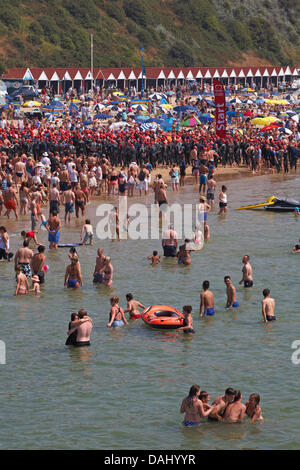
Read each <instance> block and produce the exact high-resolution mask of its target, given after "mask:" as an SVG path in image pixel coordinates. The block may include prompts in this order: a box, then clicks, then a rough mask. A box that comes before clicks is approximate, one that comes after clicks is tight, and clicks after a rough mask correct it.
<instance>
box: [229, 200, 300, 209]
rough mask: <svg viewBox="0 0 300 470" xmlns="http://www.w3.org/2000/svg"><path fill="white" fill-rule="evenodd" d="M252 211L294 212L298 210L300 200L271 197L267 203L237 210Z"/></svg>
mask: <svg viewBox="0 0 300 470" xmlns="http://www.w3.org/2000/svg"><path fill="white" fill-rule="evenodd" d="M252 209H264V210H266V211H272V212H294V211H295V210H298V211H299V210H300V200H296V199H292V198H288V197H277V196H271V197H269V198H268V199H267V202H264V203H262V204H252V205H250V206H242V207H239V208H238V210H252Z"/></svg>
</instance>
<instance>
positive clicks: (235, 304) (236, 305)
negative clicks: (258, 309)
mask: <svg viewBox="0 0 300 470" xmlns="http://www.w3.org/2000/svg"><path fill="white" fill-rule="evenodd" d="M232 307H233V308H238V307H239V303H238V302H237V301H235V302H233V304H232ZM226 308H229V305H228V304H227V305H226Z"/></svg>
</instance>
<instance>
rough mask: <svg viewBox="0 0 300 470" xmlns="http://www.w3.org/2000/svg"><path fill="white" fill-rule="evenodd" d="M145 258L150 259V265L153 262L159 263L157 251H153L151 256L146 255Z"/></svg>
mask: <svg viewBox="0 0 300 470" xmlns="http://www.w3.org/2000/svg"><path fill="white" fill-rule="evenodd" d="M147 259H150V260H151V265H152V266H153V265H154V264H158V263H160V256H159V255H158V252H157V251H155V250H154V251H153V253H152V256H151V255H148V256H147Z"/></svg>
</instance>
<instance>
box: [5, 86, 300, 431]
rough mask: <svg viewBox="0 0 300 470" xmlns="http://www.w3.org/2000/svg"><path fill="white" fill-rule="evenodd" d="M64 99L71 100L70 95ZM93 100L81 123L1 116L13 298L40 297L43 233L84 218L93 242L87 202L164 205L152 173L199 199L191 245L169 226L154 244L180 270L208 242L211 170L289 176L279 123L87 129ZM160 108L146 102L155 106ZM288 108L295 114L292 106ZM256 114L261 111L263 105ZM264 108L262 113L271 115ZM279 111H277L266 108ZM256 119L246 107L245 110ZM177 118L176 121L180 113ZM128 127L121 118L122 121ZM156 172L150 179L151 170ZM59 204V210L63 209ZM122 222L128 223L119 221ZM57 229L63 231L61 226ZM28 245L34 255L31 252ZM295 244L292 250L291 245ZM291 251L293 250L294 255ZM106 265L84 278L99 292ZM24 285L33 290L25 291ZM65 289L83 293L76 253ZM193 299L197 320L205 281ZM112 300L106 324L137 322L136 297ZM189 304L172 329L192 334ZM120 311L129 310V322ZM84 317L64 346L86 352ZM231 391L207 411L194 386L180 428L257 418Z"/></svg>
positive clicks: (294, 128) (83, 237) (246, 280)
mask: <svg viewBox="0 0 300 470" xmlns="http://www.w3.org/2000/svg"><path fill="white" fill-rule="evenodd" d="M68 99H72V96H71V95H70V96H68ZM176 99H177V100H178V102H179V104H180V105H182V106H189V105H191V104H195V106H197V108H199V110H201V111H207V109H208V106H207V102H206V100H205V99H201V100H198V102H197V103H194V102H192V98H191V95H190V94H189V93H188V92H185V90H181V94H180V95H178V93H176ZM97 103H98V100H97V99H96V103H95V101H93V98H91V97H89V99H88V97H87V96H84V97H83V99H82V102H81V106H80V109H81V117H80V118H78V117H75V118H73V117H71V116H66V117H65V118H63V119H61V120H60V121H57V122H55V123H53V122H51V121H48V120H47V119H45V118H43V117H41V119H37V118H34V119H31V120H29V119H27V118H22V117H21V116H20V117H19V119H18V122H17V123H16V122H15V121H13V120H8V119H7V116H5V115H4V112H2V117H1V126H0V164H1V169H0V217H1V218H4V217H6V218H8V219H9V218H10V217H11V215H12V214H14V217H15V219H16V220H17V219H19V218H21V219H22V220H24V224H25V223H29V221H30V224H31V227H30V229H28V230H23V231H22V232H21V234H20V236H21V239H22V246H20V247H19V248H18V249H17V251H16V253H15V254H13V253H11V251H10V243H9V234H8V232H7V229H6V227H5V226H4V225H2V226H1V227H0V260H2V259H4V260H7V261H8V262H10V261H12V259H14V267H15V272H16V289H15V295H17V296H19V295H27V294H28V293H29V292H32V293H33V295H35V296H40V295H41V293H42V290H41V286H42V285H43V284H44V282H45V273H46V272H47V271H48V269H49V266H48V265H47V264H46V257H45V250H46V247H45V246H44V245H42V244H41V243H40V242H39V241H38V238H40V231H41V230H47V232H48V242H49V249H50V250H52V249H54V250H55V249H57V248H58V246H59V243H60V232H61V230H63V229H64V226H66V225H70V224H71V221H72V216H73V214H74V213H75V217H76V218H77V219H78V218H83V220H84V223H83V225H82V228H81V230H80V234H79V236H80V243H81V244H82V245H90V246H92V245H93V242H94V230H93V223H92V221H91V219H90V218H86V206H87V204H89V202H90V201H91V200H92V199H94V198H100V199H102V198H106V196H108V197H109V198H111V199H114V200H115V199H116V197H119V199H120V198H122V197H125V196H128V197H133V196H143V195H144V196H146V197H148V195H149V193H150V192H151V193H152V191H153V196H154V203H155V204H157V205H158V207H159V209H162V207H163V206H165V205H168V204H169V200H168V194H167V184H166V181H164V179H163V177H162V175H161V174H160V173H159V170H160V169H162V168H164V167H165V169H166V168H167V171H168V174H169V177H170V181H171V186H170V188H169V190H168V191H169V192H170V190H172V191H173V192H178V191H184V186H185V184H186V176H187V175H191V177H192V178H191V179H192V180H193V183H194V184H195V185H197V186H196V187H197V192H198V193H199V204H198V212H199V216H200V218H199V222H201V223H203V232H202V230H201V229H200V225H199V226H196V227H195V233H194V237H193V240H189V239H186V240H185V241H184V243H183V245H181V246H179V247H178V236H177V234H176V232H175V230H174V228H173V226H169V228H168V229H167V231H166V232H165V233H164V235H163V238H162V248H163V256H164V257H169V258H176V259H177V262H178V264H182V265H183V266H189V265H190V264H191V260H192V253H193V252H194V251H197V249H200V248H201V247H202V243H203V242H205V241H208V240H209V239H210V236H211V233H210V227H209V225H208V213H209V212H210V210H211V209H212V208H213V207H214V204H215V191H216V186H217V183H216V181H215V173H216V172H217V171H218V168H219V167H220V166H221V167H225V166H230V167H231V166H240V165H243V166H246V167H248V168H249V170H250V171H252V172H254V173H255V172H262V171H267V172H273V171H277V172H284V173H287V172H288V171H290V170H291V169H294V170H295V171H296V169H297V161H298V146H299V140H300V134H299V131H300V128H299V123H297V122H296V121H294V120H293V121H292V120H291V119H289V116H286V117H285V118H284V122H283V126H284V128H285V129H288V130H289V131H290V132H289V133H288V134H282V133H281V131H280V130H279V128H278V127H276V126H275V127H274V128H272V129H269V130H267V131H264V132H261V130H260V129H258V128H256V127H254V126H253V125H252V123H251V120H250V119H248V120H247V119H244V118H243V117H242V118H243V119H242V120H241V122H240V123H239V129H236V128H234V127H233V126H231V127H229V130H228V134H227V137H226V139H221V138H219V137H217V135H216V133H215V129H214V127H213V124H212V123H208V124H205V125H203V126H198V127H197V128H193V129H188V128H180V127H178V123H177V125H176V121H175V125H173V127H172V131H168V132H165V131H163V130H160V129H159V128H157V129H156V130H153V129H152V130H142V129H141V128H140V127H139V125H138V124H137V123H134V122H133V121H132V120H129V121H128V124H129V126H126V127H125V126H124V127H122V128H120V129H118V130H112V129H110V125H111V123H109V124H108V125H105V124H101V123H100V122H99V121H98V120H97V119H95V120H94V121H93V123H92V125H91V127H86V126H84V125H83V119H84V118H85V117H86V114H85V113H84V109H83V108H86V107H89V106H93V109H94V108H95V106H96V105H97ZM158 105H159V103H152V104H149V106H150V108H151V109H152V108H153V106H154V107H156V106H158ZM123 109H124V112H125V114H127V113H128V111H130V103H129V102H127V101H126V102H125V104H124V103H123ZM293 109H296V108H295V106H293ZM262 111H266V109H264V106H263V105H262ZM269 111H270V110H269ZM272 111H273V112H276V113H277V115H278V116H279V115H280V112H281V111H282V108H281V107H280V106H279V107H275V108H273V109H272ZM251 113H252V115H254V110H252V111H251ZM181 117H182V116H181ZM126 122H127V121H126ZM154 171H156V174H155V176H154V177H153V172H154ZM218 205H219V215H222V216H226V213H227V206H228V198H227V187H226V186H225V185H222V187H221V190H220V192H219V195H218ZM62 207H63V208H64V214H62V213H61V209H62ZM127 223H128V224H129V223H130V220H129V219H128V220H127ZM63 224H65V225H63ZM114 224H115V225H114V226H115V235H116V239H118V240H120V226H119V214H118V208H117V207H116V208H115V212H114ZM30 244H31V245H32V244H34V246H35V247H36V248H37V252H36V253H34V251H33V250H32V249H31V247H30ZM297 247H298V245H296V248H297ZM295 251H297V250H296V249H295ZM148 259H149V260H150V261H151V265H152V266H155V265H157V264H158V263H160V262H161V256H160V255H159V252H158V251H157V250H155V251H153V254H152V255H150V254H149V255H148ZM113 276H114V267H113V265H112V262H111V258H110V257H109V256H104V254H103V250H102V249H101V248H99V249H98V250H97V257H96V262H95V268H94V271H93V275H92V281H93V282H94V283H95V284H102V285H103V286H105V287H106V288H107V289H110V288H111V287H112V285H113ZM30 280H31V283H32V285H31V286H30V285H29V282H30ZM224 283H225V285H226V295H227V303H226V308H238V307H239V302H238V301H237V299H236V289H235V286H234V285H233V283H232V280H231V277H230V276H229V275H226V276H225V277H224ZM240 284H243V285H244V287H245V288H250V287H252V286H253V273H252V266H251V265H250V257H249V256H248V255H245V256H244V257H243V275H242V279H241V281H240ZM64 286H65V287H66V288H68V289H78V288H82V287H83V276H82V272H81V266H80V260H79V256H78V253H77V251H76V248H75V247H71V249H70V252H69V264H68V265H67V267H66V270H65V277H64ZM202 287H203V291H202V292H201V295H200V308H199V312H200V317H207V316H212V315H214V314H215V305H214V294H213V292H212V291H211V290H210V282H209V281H208V280H205V281H204V282H203V285H202ZM119 301H120V299H119V297H118V296H113V297H112V298H111V299H110V304H111V309H110V313H109V321H108V323H107V326H108V327H120V326H124V325H127V324H128V321H129V320H137V319H139V318H140V317H141V313H140V309H144V308H145V306H144V305H143V304H142V303H140V302H139V301H138V300H136V299H134V297H133V295H132V294H131V293H128V294H127V295H126V301H127V309H125V310H124V309H123V308H122V307H121V306H120V305H119ZM192 310H193V309H192V306H190V305H185V306H184V307H183V316H184V321H183V325H182V327H181V328H179V329H178V331H182V332H183V333H187V334H194V333H195V330H194V327H193V317H192ZM125 314H128V315H129V316H128V319H127V318H126V316H125ZM262 316H263V321H264V322H266V323H267V322H271V321H274V320H276V317H275V301H274V299H272V298H271V296H270V290H269V289H264V290H263V300H262ZM92 327H93V324H92V319H91V317H90V316H89V315H88V313H87V311H86V310H85V309H81V310H79V312H78V313H77V314H76V313H72V315H71V320H70V323H69V327H68V335H67V341H66V344H67V345H73V346H79V347H80V346H88V345H90V336H91V332H92ZM241 400H242V397H241V393H240V392H239V391H238V390H233V389H227V390H226V392H225V395H224V396H222V397H219V398H218V399H216V400H215V401H214V402H213V403H212V405H209V395H208V393H207V392H201V391H200V387H198V386H193V387H192V388H191V390H190V393H189V396H188V397H187V398H185V399H184V400H183V402H182V406H181V412H182V413H186V415H185V425H186V426H191V425H194V424H198V423H199V422H200V420H201V419H202V418H204V417H206V416H207V417H208V419H210V420H217V421H227V422H236V421H242V420H243V418H244V415H245V414H246V415H247V416H249V417H250V419H251V420H252V421H257V420H261V419H262V416H261V408H260V406H259V401H260V397H259V395H258V394H252V395H250V397H249V400H248V402H247V403H246V405H243V404H242V403H241Z"/></svg>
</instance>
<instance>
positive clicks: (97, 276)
mask: <svg viewBox="0 0 300 470" xmlns="http://www.w3.org/2000/svg"><path fill="white" fill-rule="evenodd" d="M103 279H104V273H102V274H100V273H96V274H94V279H93V282H98V283H100V284H102V282H103Z"/></svg>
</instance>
